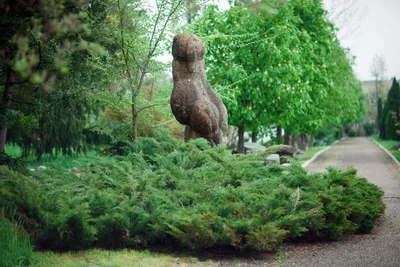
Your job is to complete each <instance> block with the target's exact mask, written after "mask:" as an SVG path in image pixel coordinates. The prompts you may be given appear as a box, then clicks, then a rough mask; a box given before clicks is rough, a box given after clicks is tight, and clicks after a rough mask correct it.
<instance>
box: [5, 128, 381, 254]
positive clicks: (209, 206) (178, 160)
mask: <svg viewBox="0 0 400 267" xmlns="http://www.w3.org/2000/svg"><path fill="white" fill-rule="evenodd" d="M84 163H85V167H84V168H83V169H82V170H81V173H79V174H78V175H77V174H75V173H72V172H71V171H70V170H67V169H62V168H59V167H57V166H49V167H48V169H47V170H43V171H36V172H32V173H31V174H29V176H27V175H25V176H24V175H22V174H20V173H17V172H14V171H11V170H9V169H8V168H7V167H5V166H1V167H0V177H1V179H0V207H5V208H6V210H8V209H14V210H16V214H17V215H18V218H19V220H21V221H22V223H23V226H24V227H25V229H26V230H27V231H28V232H29V233H30V235H31V238H32V240H33V242H34V243H35V245H36V246H38V247H41V248H52V249H81V248H89V247H93V246H97V247H106V248H121V247H143V246H151V245H172V246H176V245H177V246H180V247H184V248H189V249H202V248H209V247H220V246H222V247H234V248H237V249H241V250H243V249H250V250H257V251H269V250H273V249H275V248H276V247H277V246H279V245H280V244H281V243H282V242H283V241H285V240H291V239H296V238H298V237H303V238H313V239H314V238H317V239H320V238H324V239H338V238H340V237H341V236H343V235H345V234H349V233H354V232H362V233H364V232H369V231H370V230H371V229H372V227H373V225H374V222H375V220H376V218H377V217H378V216H379V215H380V214H382V212H383V209H384V204H383V202H382V195H383V192H382V191H381V190H380V189H378V188H377V187H376V186H375V185H373V184H371V183H369V182H367V181H366V180H365V179H363V178H359V177H357V176H356V170H355V169H352V168H350V169H348V170H346V171H339V170H336V169H333V168H332V169H329V172H328V173H326V174H312V175H308V174H307V173H306V171H305V170H304V169H302V168H301V166H300V165H298V164H293V165H292V166H290V167H282V166H280V165H267V166H264V164H263V161H262V155H241V156H238V155H231V154H230V153H229V152H228V151H227V150H225V149H224V148H222V147H217V148H213V149H211V148H209V146H208V144H207V142H206V141H205V140H202V139H198V140H194V141H191V142H189V143H183V142H180V141H177V140H174V139H173V138H171V137H169V136H168V135H167V134H158V135H157V136H156V138H142V139H140V140H139V141H138V142H137V143H136V144H127V145H126V147H125V153H124V155H122V156H116V157H114V159H113V160H110V159H109V158H101V157H99V158H97V159H96V160H93V159H91V160H90V161H87V162H84ZM81 164H82V162H81Z"/></svg>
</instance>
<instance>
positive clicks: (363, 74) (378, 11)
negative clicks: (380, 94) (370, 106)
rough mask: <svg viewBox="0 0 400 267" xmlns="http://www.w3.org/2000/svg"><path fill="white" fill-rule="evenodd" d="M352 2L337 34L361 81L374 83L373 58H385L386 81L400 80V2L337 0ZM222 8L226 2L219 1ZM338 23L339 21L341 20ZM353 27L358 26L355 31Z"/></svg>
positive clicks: (330, 6)
mask: <svg viewBox="0 0 400 267" xmlns="http://www.w3.org/2000/svg"><path fill="white" fill-rule="evenodd" d="M334 1H335V0H324V4H325V7H326V8H327V9H328V11H329V10H330V9H331V11H332V13H333V11H334V10H333V9H334V7H333V4H332V3H333V2H334ZM336 1H339V2H346V1H347V3H349V2H351V1H354V3H355V4H354V5H353V6H352V9H354V10H355V11H354V13H355V15H354V16H351V17H350V18H349V19H348V21H347V22H346V23H344V24H343V25H342V29H341V30H340V31H339V33H338V37H339V39H340V42H341V45H342V46H343V47H346V48H350V50H351V53H352V55H353V56H355V57H356V60H355V63H356V65H355V66H354V67H353V69H354V72H355V73H356V75H357V78H358V79H360V80H373V77H372V76H371V74H370V68H371V62H372V58H373V57H374V55H382V56H383V57H384V58H385V59H386V64H387V71H386V75H385V76H386V78H387V79H389V78H391V77H394V76H396V77H397V78H398V79H400V0H336ZM220 6H221V8H222V9H224V8H227V7H228V4H227V0H220ZM338 24H340V22H339V21H338ZM354 25H358V27H356V28H357V29H356V30H355V31H353V30H352V29H353V28H354Z"/></svg>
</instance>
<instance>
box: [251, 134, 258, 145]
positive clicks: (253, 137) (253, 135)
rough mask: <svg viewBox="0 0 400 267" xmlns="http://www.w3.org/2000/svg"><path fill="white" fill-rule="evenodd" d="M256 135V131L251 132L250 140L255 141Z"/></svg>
mask: <svg viewBox="0 0 400 267" xmlns="http://www.w3.org/2000/svg"><path fill="white" fill-rule="evenodd" d="M257 135H258V132H252V133H251V142H253V143H257Z"/></svg>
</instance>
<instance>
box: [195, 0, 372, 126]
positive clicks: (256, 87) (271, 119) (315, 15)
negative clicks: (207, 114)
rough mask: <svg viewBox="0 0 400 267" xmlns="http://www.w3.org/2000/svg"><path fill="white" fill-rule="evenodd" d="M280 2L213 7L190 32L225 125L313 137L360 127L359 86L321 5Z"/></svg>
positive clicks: (308, 0) (309, 1)
mask: <svg viewBox="0 0 400 267" xmlns="http://www.w3.org/2000/svg"><path fill="white" fill-rule="evenodd" d="M248 2H249V1H248ZM275 2H276V3H278V2H281V3H280V4H279V3H278V4H276V3H275ZM284 2H285V3H284V4H282V1H273V2H271V1H268V3H266V2H265V1H257V3H253V4H250V3H247V2H246V4H239V5H235V6H234V7H232V8H230V9H229V10H226V11H224V12H220V11H219V10H218V9H217V7H215V6H211V7H210V8H208V9H207V10H206V12H205V14H204V16H203V17H202V18H201V19H199V21H198V22H197V23H196V24H195V25H194V26H193V27H192V29H191V30H192V31H193V32H194V33H196V34H198V35H199V36H200V37H201V38H202V40H203V41H204V42H205V43H206V47H207V51H206V66H207V67H208V68H210V70H209V72H208V73H209V74H208V77H209V80H210V83H211V84H212V86H213V87H214V88H215V89H216V90H217V91H218V92H219V93H220V94H221V96H222V99H223V101H224V104H225V105H226V106H227V109H228V113H229V123H230V124H232V125H234V126H239V125H242V124H244V125H245V126H246V129H247V130H252V131H254V130H257V129H258V128H259V127H260V126H266V125H268V126H269V125H281V126H283V128H284V129H285V130H288V131H290V132H294V133H316V132H317V131H318V130H319V129H321V128H322V127H324V126H326V125H329V124H338V125H340V124H345V123H348V122H351V121H354V120H357V119H358V118H360V117H361V116H362V115H363V113H364V112H365V107H364V106H363V104H362V103H363V97H364V95H363V93H362V87H361V83H360V82H359V81H357V80H356V78H355V76H354V74H353V71H352V68H351V64H352V63H351V62H350V61H349V60H348V58H349V54H348V50H345V49H343V48H342V47H341V46H340V44H339V41H338V39H337V37H336V32H335V27H334V25H333V24H332V23H331V22H330V21H329V20H328V19H327V16H326V11H325V10H324V8H323V5H322V1H314V0H295V1H284ZM249 32H251V33H249Z"/></svg>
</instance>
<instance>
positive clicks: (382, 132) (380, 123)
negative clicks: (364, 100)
mask: <svg viewBox="0 0 400 267" xmlns="http://www.w3.org/2000/svg"><path fill="white" fill-rule="evenodd" d="M376 124H377V125H378V129H379V137H380V138H383V137H384V136H385V128H384V123H383V105H382V98H381V97H379V99H378V116H377V118H376Z"/></svg>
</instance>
